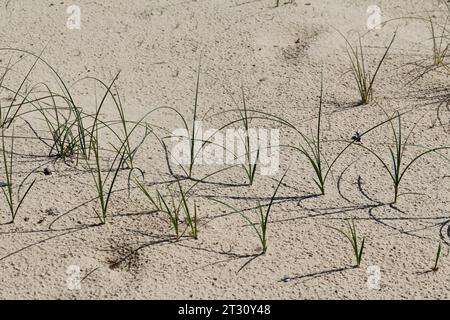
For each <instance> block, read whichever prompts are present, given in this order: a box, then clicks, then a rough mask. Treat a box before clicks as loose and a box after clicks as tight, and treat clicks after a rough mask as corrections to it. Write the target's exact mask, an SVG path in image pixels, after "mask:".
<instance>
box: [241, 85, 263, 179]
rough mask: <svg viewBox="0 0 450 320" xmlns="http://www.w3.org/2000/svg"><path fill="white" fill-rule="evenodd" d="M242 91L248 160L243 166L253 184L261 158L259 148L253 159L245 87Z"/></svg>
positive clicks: (245, 144)
mask: <svg viewBox="0 0 450 320" xmlns="http://www.w3.org/2000/svg"><path fill="white" fill-rule="evenodd" d="M241 91H242V101H243V105H244V110H243V112H241V111H240V113H241V117H242V122H243V124H244V140H245V141H244V146H245V158H246V159H245V161H246V162H247V163H246V164H243V165H242V167H243V168H244V170H245V173H246V175H247V178H248V183H249V185H252V184H253V181H254V180H255V174H256V166H257V164H258V160H259V149H258V150H257V151H256V158H255V159H253V153H252V152H253V150H252V145H251V141H250V131H249V118H248V114H247V103H246V101H245V93H244V88H243V87H241Z"/></svg>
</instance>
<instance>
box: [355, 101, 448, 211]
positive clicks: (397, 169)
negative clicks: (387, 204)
mask: <svg viewBox="0 0 450 320" xmlns="http://www.w3.org/2000/svg"><path fill="white" fill-rule="evenodd" d="M383 111H384V110H383ZM384 112H385V111H384ZM385 114H386V116H388V115H387V113H386V112H385ZM388 118H389V123H390V125H391V129H392V136H393V143H394V149H392V148H391V146H389V148H388V150H389V158H390V162H391V163H390V164H389V163H388V162H387V161H385V160H383V158H382V157H381V156H380V155H378V154H377V153H376V152H375V151H373V150H372V149H370V148H369V147H366V146H364V145H363V144H357V145H358V146H359V147H362V148H364V149H365V150H367V151H369V152H370V153H371V154H372V155H374V156H375V157H376V158H377V159H378V160H379V162H380V163H381V164H382V166H383V168H384V169H385V170H386V171H387V173H388V174H389V177H390V178H391V181H392V184H393V188H394V199H393V203H396V202H397V199H398V195H399V188H400V183H401V181H402V179H403V177H404V176H405V174H406V173H407V172H408V171H409V169H410V168H411V166H412V165H413V164H414V163H415V162H416V161H417V160H419V159H420V158H422V157H423V156H425V155H426V154H428V153H431V152H436V151H439V150H443V149H449V147H437V148H432V149H427V150H425V151H423V152H421V153H420V154H418V155H417V156H415V157H414V158H413V159H412V160H410V161H409V162H406V163H404V152H405V149H406V147H407V146H408V142H409V139H410V137H411V135H412V133H413V131H414V128H415V127H416V125H417V124H418V121H417V122H416V123H415V124H414V126H413V128H412V129H411V131H410V132H409V134H408V135H407V136H406V138H405V139H404V138H403V135H402V122H401V115H400V113H398V112H396V116H395V117H394V118H391V117H389V116H388ZM395 118H396V119H397V120H398V122H397V129H396V128H395V126H394V124H393V122H392V121H393V120H395Z"/></svg>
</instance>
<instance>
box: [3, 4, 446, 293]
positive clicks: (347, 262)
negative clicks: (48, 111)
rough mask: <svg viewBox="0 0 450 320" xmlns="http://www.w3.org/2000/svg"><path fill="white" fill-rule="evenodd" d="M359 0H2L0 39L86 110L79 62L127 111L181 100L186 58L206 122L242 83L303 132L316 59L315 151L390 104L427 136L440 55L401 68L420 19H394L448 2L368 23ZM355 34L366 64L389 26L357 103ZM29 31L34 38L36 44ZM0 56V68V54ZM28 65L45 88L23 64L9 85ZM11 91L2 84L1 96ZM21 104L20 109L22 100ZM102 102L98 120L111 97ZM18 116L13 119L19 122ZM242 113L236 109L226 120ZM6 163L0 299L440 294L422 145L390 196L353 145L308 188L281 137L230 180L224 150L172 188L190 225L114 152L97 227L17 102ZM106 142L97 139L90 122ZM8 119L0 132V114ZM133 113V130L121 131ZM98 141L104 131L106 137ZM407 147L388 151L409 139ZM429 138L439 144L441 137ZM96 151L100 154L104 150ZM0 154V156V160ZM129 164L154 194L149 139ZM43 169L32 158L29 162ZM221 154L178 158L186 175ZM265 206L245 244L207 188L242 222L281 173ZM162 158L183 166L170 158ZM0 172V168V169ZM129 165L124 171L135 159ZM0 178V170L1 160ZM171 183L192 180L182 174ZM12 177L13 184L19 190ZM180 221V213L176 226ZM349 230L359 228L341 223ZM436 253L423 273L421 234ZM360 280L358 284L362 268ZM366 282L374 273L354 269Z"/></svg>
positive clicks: (70, 172)
mask: <svg viewBox="0 0 450 320" xmlns="http://www.w3.org/2000/svg"><path fill="white" fill-rule="evenodd" d="M73 4H75V5H77V6H79V8H80V12H81V20H80V21H81V25H80V29H69V28H68V27H67V19H68V17H69V14H67V12H66V10H67V8H68V7H69V6H70V5H73ZM372 4H373V1H362V0H344V1H341V0H308V1H304V0H292V1H287V0H281V1H280V6H279V7H275V1H274V0H260V1H243V0H198V1H193V0H191V1H185V0H170V1H169V0H166V1H153V0H147V1H145V0H135V1H133V3H132V4H131V2H130V3H128V2H125V1H87V0H86V1H85V0H78V1H76V3H72V2H70V3H69V2H66V1H49V0H11V1H6V2H5V1H3V2H2V4H1V9H0V39H1V45H0V47H2V48H18V49H23V50H27V51H30V52H33V53H35V54H40V53H41V51H42V50H44V51H43V53H42V58H43V59H45V60H46V61H47V62H48V63H49V64H50V65H51V66H52V67H53V68H54V69H55V70H57V72H58V73H59V75H60V76H61V78H62V79H64V81H65V82H66V83H67V84H68V85H74V87H73V88H71V93H73V97H74V100H76V101H77V103H78V104H79V105H81V106H82V107H83V110H84V111H86V112H90V113H93V112H94V111H95V99H96V97H97V100H100V98H101V97H102V94H103V93H102V88H100V86H98V85H94V84H93V81H89V80H87V81H84V82H81V83H78V84H75V82H76V81H77V80H78V79H81V78H84V77H87V76H92V77H96V78H99V79H102V80H103V81H104V82H105V83H108V84H109V83H110V82H111V81H112V79H113V78H114V76H115V75H116V74H117V73H118V72H119V71H120V75H119V77H118V80H117V82H116V84H117V89H118V92H120V97H121V100H122V103H123V106H124V110H125V115H126V117H127V119H132V120H138V119H140V118H141V117H142V116H144V114H146V113H147V112H148V111H150V110H151V109H153V108H156V107H162V106H166V107H171V108H174V109H176V110H178V111H179V112H181V113H182V114H184V115H186V117H188V119H190V118H191V117H192V114H193V105H194V98H195V89H196V78H197V71H198V66H199V60H200V57H201V69H200V82H199V95H198V112H199V115H200V117H203V116H205V118H204V121H203V125H204V127H205V128H220V127H221V126H222V125H224V124H226V123H228V122H229V121H232V120H235V119H239V117H238V116H237V114H236V113H230V112H228V113H222V114H220V115H217V116H214V117H209V116H211V115H213V114H216V113H220V112H222V111H226V110H231V109H236V108H241V107H242V105H241V100H242V99H241V86H243V87H244V91H245V96H246V102H247V106H248V108H249V109H254V110H259V111H263V112H268V113H271V114H274V115H277V116H279V117H282V118H284V119H287V120H289V121H290V122H291V123H293V124H295V125H296V126H298V127H299V128H300V129H301V130H302V131H303V132H305V133H307V134H309V133H310V130H315V128H316V123H317V112H318V106H319V95H320V86H321V74H323V87H324V93H323V100H324V104H323V115H322V129H323V130H322V139H323V153H324V157H325V158H326V159H327V160H330V159H332V158H333V156H334V155H336V153H337V152H339V151H340V150H341V149H342V148H343V147H344V146H345V145H346V144H345V142H343V141H349V140H350V138H351V137H352V135H354V133H355V132H356V131H359V132H364V131H365V130H367V129H369V128H370V127H372V126H374V125H375V124H377V123H379V122H381V121H383V120H385V119H386V116H385V115H384V113H383V112H382V110H381V109H380V107H379V106H382V107H383V108H384V109H385V110H386V112H387V113H389V114H392V113H393V112H394V111H396V110H397V111H399V112H406V111H408V113H407V114H405V115H404V116H402V124H403V129H404V132H409V130H410V129H412V127H413V126H414V123H416V122H417V121H418V119H419V118H420V117H423V118H421V120H420V121H419V122H418V124H417V126H416V127H415V129H414V133H413V134H412V135H411V138H410V139H411V144H414V145H415V146H424V147H428V148H434V147H441V146H445V145H446V144H448V141H449V139H448V138H449V133H450V132H449V130H450V127H449V112H448V110H446V109H445V108H442V109H440V113H439V114H440V119H441V122H439V121H436V120H437V118H436V110H437V107H438V105H439V103H440V101H445V99H446V98H447V94H448V93H447V91H446V85H447V83H448V80H449V79H448V76H449V73H448V72H446V71H445V69H443V68H440V69H437V70H433V71H432V72H429V73H427V74H425V75H423V76H421V77H419V78H418V79H416V81H413V82H411V80H413V79H414V78H415V76H416V75H418V74H420V72H421V70H423V67H421V65H422V66H427V65H430V64H432V41H431V40H430V27H429V23H427V22H425V21H423V20H420V19H407V18H402V19H395V18H401V17H423V18H427V17H428V16H433V17H434V19H436V21H440V22H441V23H443V22H444V21H445V15H446V14H447V11H446V10H447V9H446V7H445V5H444V4H443V3H441V2H439V1H437V0H436V1H431V0H427V1H422V0H420V1H419V0H399V1H377V5H379V7H380V8H381V14H382V19H383V21H385V22H387V21H388V20H390V19H395V20H392V21H389V22H387V23H386V24H384V25H383V26H382V28H381V29H375V30H372V31H371V32H368V29H367V26H366V22H367V19H368V16H369V15H368V14H367V12H366V10H367V8H368V7H369V6H370V5H372ZM337 30H339V31H340V32H342V33H343V34H345V35H346V36H347V37H348V38H349V39H350V40H351V41H352V42H353V43H354V42H355V41H356V40H357V38H358V34H359V35H361V36H362V37H363V44H364V46H365V53H366V54H367V59H368V63H369V64H370V65H371V66H372V68H373V67H374V66H376V63H377V61H378V59H379V58H380V57H381V56H382V55H383V53H384V50H385V48H386V46H387V45H388V44H389V41H390V40H391V38H392V36H393V34H394V32H395V31H396V30H397V36H396V39H395V41H394V44H393V46H392V48H391V50H390V52H389V54H388V57H387V58H386V60H385V62H384V64H383V66H382V69H381V70H380V73H379V74H378V78H377V81H376V83H375V98H376V102H375V101H374V102H372V103H370V104H369V105H364V106H358V102H359V96H358V92H357V89H356V84H355V82H354V79H353V77H352V74H351V73H349V72H348V70H349V60H348V56H347V52H346V46H345V40H344V39H343V37H342V36H340V35H339V33H338V31H337ZM44 47H45V49H44ZM20 55H21V53H20V52H14V51H5V50H3V51H0V59H1V63H0V64H1V66H2V68H4V67H5V66H6V65H7V63H8V61H9V59H10V58H11V59H12V61H17V60H18V58H19V56H20ZM33 62H34V59H33V57H31V56H27V55H25V57H24V59H23V60H22V61H21V62H20V63H18V64H17V65H16V66H15V69H16V70H17V72H16V73H12V74H11V76H10V77H8V82H7V84H8V85H9V86H11V87H13V88H18V86H19V85H20V82H21V80H22V79H23V77H24V75H25V74H26V71H27V70H28V68H30V66H31V65H32V64H33ZM2 70H3V69H2ZM39 82H46V83H48V85H49V86H50V87H51V88H52V90H55V91H58V92H61V89H60V88H59V87H58V85H57V81H56V80H55V78H54V76H53V75H52V72H51V71H50V70H49V68H48V67H47V66H45V65H44V64H43V63H42V62H39V63H38V64H37V66H36V68H35V69H33V71H32V73H31V74H30V77H29V78H28V79H27V81H26V84H27V86H28V88H29V87H30V86H32V85H33V84H36V83H39ZM10 96H11V94H10V93H8V92H6V91H2V92H1V96H0V98H1V99H4V100H1V103H2V106H5V103H6V102H5V101H8V100H7V98H8V97H10ZM26 108H30V106H27V107H26ZM101 116H102V119H108V120H116V119H118V113H117V111H116V110H115V107H114V106H113V104H112V102H111V99H108V100H107V101H106V104H105V107H104V109H103V111H102V114H101ZM25 120H26V121H28V123H29V124H30V125H31V127H33V128H34V130H35V131H36V132H33V131H32V130H31V129H30V126H29V125H28V124H27V122H25ZM146 120H147V121H148V123H149V125H152V126H154V128H155V132H157V133H158V135H160V136H164V135H165V136H167V135H170V134H171V133H172V132H173V130H175V129H177V128H182V122H181V121H180V119H179V117H178V116H177V115H176V114H175V113H174V112H171V111H169V110H168V109H164V110H160V111H158V112H154V113H152V114H151V116H149V117H148V118H146ZM238 126H241V125H240V124H236V127H238ZM251 126H252V127H255V128H266V129H280V144H283V145H288V144H291V145H298V143H300V142H301V140H300V139H299V136H298V134H295V132H293V130H289V129H287V128H286V127H283V126H281V125H279V124H276V123H271V122H267V121H262V120H254V121H252V123H251ZM14 130H15V131H14V132H15V134H16V135H17V136H21V137H22V138H17V139H16V141H15V152H16V154H15V156H14V159H15V162H16V169H15V173H16V174H17V178H16V180H17V181H21V180H22V179H23V178H25V177H26V176H27V175H28V174H29V173H31V175H30V176H29V177H28V178H27V180H26V185H29V183H30V182H31V181H33V180H34V179H36V182H35V185H34V186H33V188H32V189H31V191H30V193H29V195H28V196H27V198H26V200H25V201H24V203H23V205H22V208H21V210H20V211H19V213H18V215H17V218H16V221H15V223H14V224H8V223H7V222H8V221H9V215H8V211H7V207H6V203H5V201H4V199H3V198H2V200H1V201H2V202H0V210H1V211H0V222H1V225H0V270H1V272H0V298H2V299H96V298H100V299H119V298H122V299H205V298H209V299H394V298H395V299H412V298H420V299H448V298H450V281H449V280H450V266H449V263H448V262H449V256H448V254H449V245H450V238H449V233H448V230H449V228H450V224H449V223H450V212H449V208H450V205H449V204H450V183H449V182H450V163H449V161H448V158H444V157H442V156H439V155H437V154H435V153H433V154H429V155H427V156H425V157H423V158H421V159H420V160H419V161H417V162H416V163H415V164H414V166H413V167H412V168H411V170H410V171H408V173H407V174H406V175H405V176H404V179H403V181H402V184H401V186H400V194H401V195H400V197H399V199H398V201H397V203H396V204H392V203H391V202H392V197H393V188H392V183H391V182H390V180H389V176H388V174H387V172H386V171H385V170H384V169H383V167H382V165H381V164H380V162H378V161H377V159H376V158H375V157H374V156H373V155H371V154H370V153H368V152H367V151H364V149H362V148H359V147H357V146H355V147H351V148H350V150H349V151H348V152H346V153H345V154H344V155H343V156H342V157H341V158H340V159H339V160H338V162H337V163H336V164H335V166H333V170H332V175H330V177H329V179H328V180H327V183H326V194H325V195H323V196H322V195H318V188H317V186H316V185H315V184H314V181H313V178H314V172H313V169H312V167H311V166H310V164H309V163H308V161H307V159H306V158H305V157H304V156H302V155H301V154H300V153H298V152H294V151H292V150H288V149H285V148H281V152H280V155H279V161H280V164H279V168H278V171H277V172H276V174H275V175H272V176H268V175H261V174H260V172H259V169H258V173H257V175H256V179H255V182H254V184H253V185H252V186H247V185H246V183H247V178H246V175H245V172H244V170H243V169H242V168H240V167H235V168H232V169H230V170H226V171H224V172H222V173H220V174H217V175H214V176H212V177H210V178H208V180H207V181H205V182H202V183H198V184H197V185H196V186H195V187H194V189H193V190H192V197H191V200H194V199H195V202H196V204H197V207H198V218H199V226H198V229H199V235H198V239H197V240H195V239H192V238H191V237H189V232H186V234H185V235H184V236H183V237H182V238H181V239H180V240H179V241H175V240H174V238H173V235H174V232H173V230H172V228H171V226H170V224H169V222H168V220H167V217H166V215H164V214H163V213H161V212H155V210H153V209H154V208H153V207H152V205H151V204H150V202H149V201H148V200H147V199H146V198H145V197H144V195H143V194H142V192H140V190H139V189H138V188H136V186H135V185H134V184H132V185H131V189H130V191H129V192H128V188H127V182H128V174H129V171H127V170H121V171H120V172H119V175H118V180H117V183H116V185H115V188H114V190H115V192H114V193H113V196H112V198H111V203H110V206H109V213H108V216H107V222H106V224H104V225H98V219H97V217H96V214H95V211H94V210H98V202H97V199H96V196H97V195H96V191H95V185H94V182H93V180H92V176H91V174H90V172H89V171H88V170H86V167H85V165H84V163H79V164H78V165H77V164H76V163H75V161H71V160H70V159H67V161H62V160H61V159H59V160H56V161H55V159H54V158H51V157H48V153H49V147H48V146H47V145H45V144H44V143H43V142H42V141H40V140H39V139H36V138H35V137H36V136H35V133H37V134H39V135H40V136H42V137H47V138H49V137H50V136H49V133H48V130H46V126H45V123H43V121H42V116H40V115H39V114H37V113H36V112H34V113H31V114H27V115H24V116H23V117H21V118H20V119H17V120H16V121H15V123H14ZM102 132H104V133H101V139H102V141H101V142H102V143H103V144H104V145H105V146H106V145H107V143H108V142H109V141H111V142H112V141H114V137H113V136H112V135H111V134H110V133H108V132H107V130H103V131H102ZM7 133H8V134H10V133H11V130H9V131H7ZM141 138H142V131H139V133H136V134H134V135H132V137H131V139H130V140H131V142H132V144H134V145H136V144H138V143H139V141H140V139H141ZM362 143H363V145H364V146H367V147H371V148H373V149H374V150H376V151H377V152H379V153H380V155H381V156H382V157H383V159H386V160H388V156H389V155H388V149H387V148H388V144H389V143H391V131H390V127H389V125H385V126H382V127H380V128H378V129H377V130H374V131H373V132H371V133H369V134H367V135H365V136H364V137H363V139H362ZM110 149H111V148H110ZM420 151H421V149H420V148H418V147H408V148H407V149H406V151H405V161H406V160H410V159H412V158H413V157H414V156H415V155H417V154H418V153H420ZM441 155H443V156H447V157H448V156H450V153H449V152H448V151H442V152H441ZM103 160H104V162H105V163H106V164H105V167H107V166H108V163H111V160H112V153H108V154H105V158H104V159H103ZM1 165H2V168H3V161H2V162H1ZM135 166H136V167H138V168H140V169H141V170H143V171H145V184H146V186H147V187H148V189H149V190H151V192H156V188H158V190H161V191H162V192H164V190H166V189H165V188H166V187H167V185H168V182H170V181H174V179H175V177H174V176H172V175H171V174H170V171H169V167H168V163H167V161H166V157H165V154H164V151H163V149H162V148H161V145H160V144H159V143H158V141H157V140H156V138H155V137H153V136H149V137H147V139H146V140H145V142H144V143H143V144H142V145H141V147H140V148H139V150H138V152H137V153H136V160H135ZM44 168H48V169H49V170H50V171H51V174H50V175H45V174H44V173H43V169H44ZM221 168H225V166H223V165H222V166H221V165H197V166H195V167H194V171H193V172H194V173H193V176H194V177H195V178H197V179H201V178H202V177H204V176H206V175H207V174H209V173H211V172H213V171H215V170H217V169H221ZM288 168H289V171H288V174H287V176H286V177H285V179H284V180H283V183H282V185H281V186H280V189H279V191H278V193H277V195H276V198H275V201H274V204H273V206H272V210H271V213H270V218H269V224H268V250H267V253H266V254H265V255H258V253H259V252H260V250H261V248H260V244H259V241H258V237H257V235H256V233H255V231H254V229H253V228H252V227H251V226H249V223H248V222H247V221H246V220H245V219H244V218H243V217H242V215H241V213H239V212H233V210H231V209H230V207H227V206H225V205H223V204H221V203H219V202H218V201H216V200H219V201H221V202H225V203H227V204H229V205H230V206H233V207H235V208H238V209H239V210H244V209H245V211H243V214H246V215H247V216H248V217H249V218H250V219H251V220H252V221H257V219H258V211H256V210H254V209H252V208H255V206H257V205H258V203H261V204H263V205H267V204H268V203H269V201H270V198H271V196H272V194H273V192H274V189H275V187H276V185H277V182H278V181H279V179H280V178H281V176H282V175H283V173H284V171H285V170H287V169H288ZM171 169H172V170H173V171H174V172H175V175H176V174H181V173H182V171H180V169H179V168H178V167H177V166H176V165H175V164H173V163H172V164H171ZM1 172H2V173H1V174H3V171H1ZM134 174H137V171H134ZM0 181H4V176H0ZM182 183H183V186H185V187H186V188H188V187H189V186H191V185H193V184H194V181H187V180H183V181H182ZM23 191H24V189H22V190H21V192H22V193H23ZM351 219H353V221H354V222H355V225H356V227H357V230H358V234H359V236H360V237H365V251H364V255H363V260H362V263H361V266H360V268H354V263H355V261H354V256H353V254H352V248H351V245H350V243H349V242H348V241H347V240H346V239H345V238H343V236H342V235H341V234H339V232H337V231H336V230H335V229H333V228H340V229H346V223H347V221H350V220H351ZM183 228H184V227H183ZM360 239H361V238H360ZM439 243H442V256H441V260H440V263H439V266H440V268H439V270H438V271H437V272H431V271H430V268H431V267H432V266H433V263H434V259H435V256H436V251H437V247H438V244H439ZM370 284H372V285H370ZM373 284H375V285H373Z"/></svg>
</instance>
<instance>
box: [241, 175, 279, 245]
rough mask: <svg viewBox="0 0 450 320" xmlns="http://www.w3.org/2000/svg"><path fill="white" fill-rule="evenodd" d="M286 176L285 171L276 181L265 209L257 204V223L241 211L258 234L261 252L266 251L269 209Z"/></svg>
mask: <svg viewBox="0 0 450 320" xmlns="http://www.w3.org/2000/svg"><path fill="white" fill-rule="evenodd" d="M285 176H286V172H285V173H284V175H283V176H282V177H281V179H280V181H279V182H278V185H277V187H276V188H275V191H274V193H273V194H272V197H271V198H270V202H269V205H268V206H267V208H266V210H265V211H264V210H263V206H262V205H261V204H259V205H258V207H257V209H258V211H259V221H258V223H256V224H255V223H253V222H252V221H251V220H250V218H249V217H247V216H246V215H245V214H243V213H241V215H242V217H243V218H244V219H245V220H247V221H248V223H249V224H250V225H251V226H252V227H253V229H254V230H255V232H256V234H257V235H258V238H259V241H260V243H261V248H262V252H261V254H265V253H266V252H267V226H268V223H269V216H270V211H271V209H272V205H273V201H274V200H275V196H276V194H277V192H278V189H279V188H280V186H281V183H282V182H283V179H284V177H285Z"/></svg>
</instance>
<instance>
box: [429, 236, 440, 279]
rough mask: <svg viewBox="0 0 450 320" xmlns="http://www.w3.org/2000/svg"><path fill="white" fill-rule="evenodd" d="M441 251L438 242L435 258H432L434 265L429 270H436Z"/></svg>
mask: <svg viewBox="0 0 450 320" xmlns="http://www.w3.org/2000/svg"><path fill="white" fill-rule="evenodd" d="M441 251H442V244H441V243H440V242H439V246H438V249H437V252H436V258H435V259H434V265H433V267H432V268H431V271H433V272H436V271H438V270H439V266H438V264H439V258H440V257H441Z"/></svg>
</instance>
